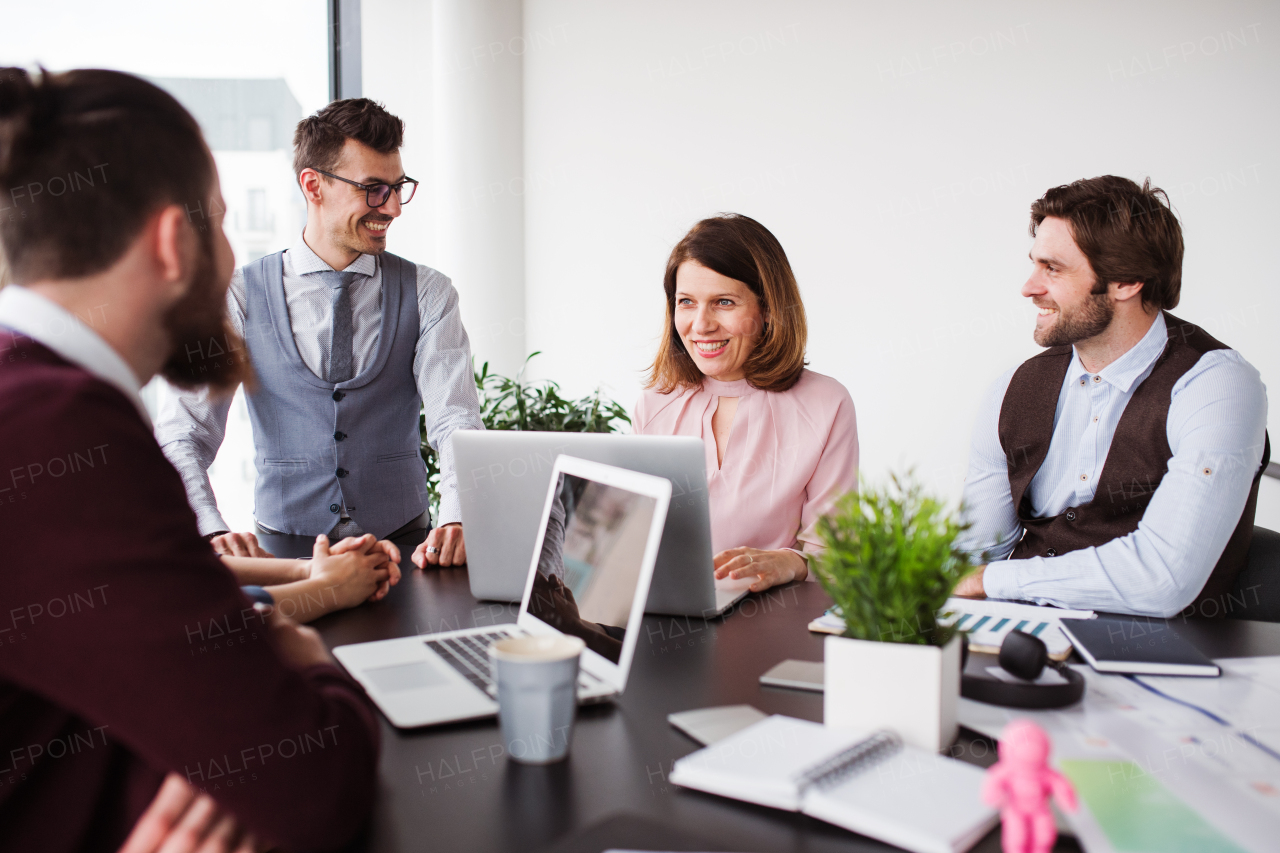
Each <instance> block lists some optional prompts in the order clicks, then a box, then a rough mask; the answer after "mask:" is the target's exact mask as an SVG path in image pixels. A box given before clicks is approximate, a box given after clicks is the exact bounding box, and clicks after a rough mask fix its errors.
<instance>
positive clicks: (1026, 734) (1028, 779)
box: [982, 720, 1076, 853]
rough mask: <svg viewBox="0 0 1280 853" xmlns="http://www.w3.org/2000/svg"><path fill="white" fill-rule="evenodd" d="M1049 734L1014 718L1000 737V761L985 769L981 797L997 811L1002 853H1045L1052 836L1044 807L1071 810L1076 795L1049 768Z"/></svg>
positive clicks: (1055, 829)
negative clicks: (1051, 800)
mask: <svg viewBox="0 0 1280 853" xmlns="http://www.w3.org/2000/svg"><path fill="white" fill-rule="evenodd" d="M1049 749H1050V743H1049V736H1048V735H1047V734H1045V733H1044V729H1042V728H1040V727H1039V726H1037V725H1036V724H1035V723H1033V722H1031V721H1030V720H1014V721H1013V722H1012V723H1010V724H1009V725H1007V726H1005V727H1004V733H1003V734H1002V735H1001V737H1000V760H999V761H997V762H996V763H995V764H993V765H992V766H991V767H990V768H989V769H988V770H987V778H986V781H985V782H984V783H983V785H982V799H983V800H984V801H985V802H986V803H987V805H990V806H995V807H997V808H999V809H1000V820H1001V822H1002V823H1003V824H1004V827H1003V829H1002V830H1001V843H1002V846H1003V848H1004V853H1048V851H1049V850H1051V849H1052V848H1053V842H1054V841H1055V840H1057V838H1058V827H1057V826H1056V825H1055V824H1054V821H1053V811H1052V810H1051V809H1050V808H1049V796H1050V795H1052V796H1053V798H1054V800H1055V801H1056V802H1057V803H1058V807H1059V808H1061V809H1065V810H1066V811H1069V812H1074V811H1075V810H1076V792H1075V789H1074V788H1072V787H1071V783H1070V782H1068V781H1067V778H1066V777H1065V776H1063V775H1062V774H1061V773H1059V772H1057V771H1056V770H1053V769H1051V768H1050V767H1049Z"/></svg>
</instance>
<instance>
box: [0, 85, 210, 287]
mask: <svg viewBox="0 0 1280 853" xmlns="http://www.w3.org/2000/svg"><path fill="white" fill-rule="evenodd" d="M213 178H214V167H213V158H212V156H211V155H210V153H209V149H208V147H207V146H206V145H205V142H204V137H203V136H202V135H201V133H200V126H199V125H198V124H197V123H196V120H195V119H194V118H192V117H191V114H190V113H188V112H187V111H186V110H185V109H183V107H182V105H181V104H179V103H178V102H177V101H176V100H175V99H174V98H173V96H172V95H170V94H169V93H167V92H165V91H164V90H163V89H160V88H158V87H156V86H155V85H153V84H151V83H148V82H147V81H145V80H142V79H140V78H138V77H134V76H132V75H130V74H123V73H120V72H118V71H100V70H77V71H67V72H63V73H59V74H50V73H47V72H44V71H41V73H40V74H39V75H37V76H36V77H35V78H34V79H33V78H32V77H31V76H30V75H28V74H27V72H26V71H24V70H22V69H21V68H0V243H2V244H3V247H4V253H5V254H6V255H7V256H8V259H9V265H10V268H11V272H12V277H13V280H14V281H17V282H24V281H34V280H39V279H58V278H77V277H81V276H86V275H92V274H94V273H97V272H101V271H102V270H105V269H107V268H109V267H110V266H111V265H112V264H114V263H115V262H116V261H117V260H119V259H120V257H121V256H122V255H123V254H124V253H125V251H126V250H127V249H128V247H129V244H130V243H131V242H132V241H133V240H134V238H135V237H136V236H137V235H138V233H139V232H140V231H141V230H142V228H143V226H144V225H145V224H146V221H147V219H148V218H150V217H151V215H152V214H154V213H155V212H157V211H158V210H160V209H161V208H163V207H165V206H167V205H170V204H181V205H183V206H184V207H185V208H186V210H187V215H188V218H189V219H190V220H191V221H192V222H193V224H195V225H196V227H197V229H198V230H205V229H204V227H203V222H202V221H201V220H202V219H203V218H204V217H205V216H207V215H209V212H210V211H209V209H208V208H209V204H210V193H211V191H212V189H213ZM205 233H206V236H207V234H208V232H207V231H206V232H205Z"/></svg>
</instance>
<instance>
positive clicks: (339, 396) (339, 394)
mask: <svg viewBox="0 0 1280 853" xmlns="http://www.w3.org/2000/svg"><path fill="white" fill-rule="evenodd" d="M345 396H347V395H346V394H344V393H342V392H341V391H334V392H333V399H334V402H340V401H341V400H342V398H343V397H345Z"/></svg>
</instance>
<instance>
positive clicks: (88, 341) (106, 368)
mask: <svg viewBox="0 0 1280 853" xmlns="http://www.w3.org/2000/svg"><path fill="white" fill-rule="evenodd" d="M102 308H103V309H105V306H103V307H102ZM94 310H99V309H93V310H90V312H89V316H88V317H85V318H84V319H83V320H82V319H81V318H79V317H77V316H76V315H75V314H72V313H71V312H70V311H68V310H67V309H65V308H63V307H62V306H61V305H59V304H57V303H56V302H52V301H50V300H48V299H45V298H44V297H43V296H41V295H40V294H38V293H33V292H31V291H30V290H27V289H26V288H25V287H22V286H21V285H17V284H11V285H9V286H8V287H5V288H4V289H3V290H0V326H5V327H7V328H10V329H12V330H13V331H15V332H18V333H20V334H22V335H25V336H27V337H28V338H31V339H32V340H33V341H36V342H38V343H41V344H44V345H45V346H47V347H48V348H49V349H51V350H53V351H54V352H56V353H57V354H58V355H60V356H62V357H63V358H65V359H66V360H67V361H69V362H71V363H72V364H74V365H77V366H79V367H83V368H84V369H85V370H87V371H89V372H90V373H92V374H93V375H94V376H96V377H98V378H99V379H101V380H102V381H103V382H106V383H107V384H108V385H111V386H113V387H115V388H118V389H120V393H122V394H124V395H125V397H127V398H128V399H129V402H130V403H133V406H134V408H136V409H137V410H138V414H139V415H141V416H142V420H143V423H145V424H146V425H147V426H148V427H149V426H151V415H149V414H148V413H147V407H146V406H145V405H143V403H142V395H141V393H139V392H140V391H141V389H142V386H141V385H140V384H139V383H138V377H137V376H136V375H134V372H133V368H131V367H130V366H129V364H128V362H126V361H125V360H124V358H123V357H122V356H121V355H120V353H118V352H116V351H115V349H113V348H112V346H111V345H110V344H108V343H107V342H106V341H104V340H103V339H102V336H101V335H99V334H98V333H97V332H95V331H94V330H93V329H92V328H91V327H90V325H89V324H91V323H93V322H95V320H94V316H93V314H94ZM86 320H87V321H88V323H86V322H85V321H86Z"/></svg>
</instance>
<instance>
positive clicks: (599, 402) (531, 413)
mask: <svg viewBox="0 0 1280 853" xmlns="http://www.w3.org/2000/svg"><path fill="white" fill-rule="evenodd" d="M535 355H538V353H536V352H534V353H530V354H529V357H528V358H526V359H525V360H524V366H523V367H521V368H520V372H519V373H517V374H516V376H515V378H514V379H512V378H510V377H507V376H501V375H499V374H497V373H490V372H489V362H487V361H486V362H485V363H484V365H483V366H482V367H481V368H480V370H479V371H478V372H476V373H475V379H476V390H477V391H478V392H479V393H480V420H481V421H483V422H484V428H485V429H518V430H541V431H543V432H617V431H618V429H619V426H620V423H625V424H630V423H631V418H630V417H628V416H627V410H626V409H624V408H623V407H622V405H621V404H620V403H616V402H614V401H613V400H606V399H605V398H604V397H603V396H601V394H600V389H598V388H597V389H596V391H595V393H594V394H589V395H587V396H586V397H583V398H582V399H580V400H568V399H565V398H564V397H562V396H561V395H560V386H559V385H557V384H556V383H555V382H552V381H551V380H550V379H544V380H541V381H536V380H535V381H526V380H525V379H524V371H525V368H526V367H528V366H529V362H530V360H532V358H533V357H534V356H535ZM426 423H427V422H426V417H425V416H419V418H418V432H419V434H420V435H421V437H422V449H421V452H422V461H423V462H425V463H426V466H427V488H428V490H429V498H428V499H429V501H430V503H431V517H432V518H435V517H436V510H437V509H438V508H439V504H440V460H439V457H437V456H436V452H435V450H434V449H432V447H431V445H430V443H428V441H427V425H426Z"/></svg>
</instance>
